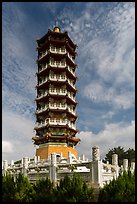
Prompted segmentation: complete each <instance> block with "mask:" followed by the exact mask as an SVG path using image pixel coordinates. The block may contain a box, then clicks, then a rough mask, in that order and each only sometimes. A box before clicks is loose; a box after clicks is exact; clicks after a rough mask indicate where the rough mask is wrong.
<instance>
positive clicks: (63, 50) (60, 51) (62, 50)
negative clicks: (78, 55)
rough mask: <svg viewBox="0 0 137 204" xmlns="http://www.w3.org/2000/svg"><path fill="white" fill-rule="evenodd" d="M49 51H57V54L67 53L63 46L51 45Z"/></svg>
mask: <svg viewBox="0 0 137 204" xmlns="http://www.w3.org/2000/svg"><path fill="white" fill-rule="evenodd" d="M49 51H50V52H52V53H56V54H58V53H59V54H66V49H63V48H57V47H50V48H49Z"/></svg>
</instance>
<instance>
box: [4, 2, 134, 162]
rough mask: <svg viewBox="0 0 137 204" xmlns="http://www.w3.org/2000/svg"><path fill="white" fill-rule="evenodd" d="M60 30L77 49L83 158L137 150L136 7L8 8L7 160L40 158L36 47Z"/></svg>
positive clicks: (99, 4)
mask: <svg viewBox="0 0 137 204" xmlns="http://www.w3.org/2000/svg"><path fill="white" fill-rule="evenodd" d="M55 23H57V24H58V26H59V27H60V28H61V31H62V32H64V31H67V32H68V34H69V36H70V38H71V39H72V40H73V41H74V43H76V44H77V45H78V49H77V53H78V56H77V58H76V63H77V64H78V68H77V69H76V75H77V77H78V81H77V83H76V87H77V89H78V93H77V96H76V100H77V102H78V106H77V108H76V111H77V114H78V119H77V122H76V125H77V128H78V129H79V133H78V134H77V135H76V136H77V137H79V138H80V139H81V142H80V143H79V144H78V145H77V147H76V149H77V150H78V155H79V156H81V155H82V154H85V155H86V157H87V158H90V157H91V148H92V147H93V146H94V145H98V146H99V147H100V153H101V158H104V156H105V154H106V153H107V152H108V150H109V149H111V148H114V147H118V146H122V147H124V148H125V150H127V149H128V148H135V4H134V3H133V2H22V3H21V2H3V3H2V159H3V160H4V159H8V160H9V161H10V160H12V159H13V160H14V161H16V160H17V159H21V158H22V157H23V156H29V157H33V156H34V155H35V150H36V147H34V145H33V142H32V140H31V138H32V136H33V135H34V134H35V132H34V130H33V128H34V125H35V121H36V118H35V115H34V112H35V109H36V106H35V97H36V90H35V85H36V77H35V73H36V71H37V65H36V60H37V52H36V46H37V44H36V39H39V38H41V37H42V36H43V35H44V34H45V33H47V30H48V29H49V28H50V29H51V30H53V28H54V26H55Z"/></svg>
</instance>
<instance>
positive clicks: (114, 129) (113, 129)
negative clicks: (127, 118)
mask: <svg viewBox="0 0 137 204" xmlns="http://www.w3.org/2000/svg"><path fill="white" fill-rule="evenodd" d="M77 137H79V138H80V139H81V142H80V144H79V145H78V147H77V149H78V154H79V155H81V154H83V152H84V154H85V155H86V156H88V158H91V148H92V147H93V146H95V145H98V146H99V147H100V152H101V158H103V157H104V156H105V154H106V153H108V151H109V149H112V148H114V147H118V146H121V147H124V148H125V149H128V148H134V149H135V121H131V123H130V124H123V123H110V124H106V126H105V128H104V130H101V131H100V132H98V133H93V132H91V131H86V132H84V131H81V132H80V133H79V134H78V135H77ZM83 150H84V151H83Z"/></svg>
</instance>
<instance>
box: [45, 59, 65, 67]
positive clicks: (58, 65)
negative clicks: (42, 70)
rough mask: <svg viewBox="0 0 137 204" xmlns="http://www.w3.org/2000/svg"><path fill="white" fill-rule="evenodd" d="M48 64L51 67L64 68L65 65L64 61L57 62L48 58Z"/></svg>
mask: <svg viewBox="0 0 137 204" xmlns="http://www.w3.org/2000/svg"><path fill="white" fill-rule="evenodd" d="M49 65H50V66H51V67H58V68H64V67H66V62H58V61H51V60H50V62H49Z"/></svg>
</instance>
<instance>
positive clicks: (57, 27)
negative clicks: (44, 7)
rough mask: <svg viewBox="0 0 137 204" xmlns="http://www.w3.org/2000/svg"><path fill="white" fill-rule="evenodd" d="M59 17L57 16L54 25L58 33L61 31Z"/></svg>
mask: <svg viewBox="0 0 137 204" xmlns="http://www.w3.org/2000/svg"><path fill="white" fill-rule="evenodd" d="M58 24H59V23H58V17H57V18H56V20H55V27H54V29H53V31H54V32H57V33H59V32H60V27H59V26H58Z"/></svg>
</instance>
